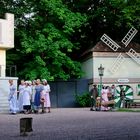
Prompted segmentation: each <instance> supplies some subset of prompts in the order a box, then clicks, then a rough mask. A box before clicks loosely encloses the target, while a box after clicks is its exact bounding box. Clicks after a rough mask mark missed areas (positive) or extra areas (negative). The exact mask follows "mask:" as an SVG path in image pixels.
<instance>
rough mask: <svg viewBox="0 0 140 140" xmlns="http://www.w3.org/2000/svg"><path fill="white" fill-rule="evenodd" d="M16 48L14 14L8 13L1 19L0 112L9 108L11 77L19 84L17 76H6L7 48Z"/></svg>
mask: <svg viewBox="0 0 140 140" xmlns="http://www.w3.org/2000/svg"><path fill="white" fill-rule="evenodd" d="M12 48H14V15H13V14H9V13H6V14H5V19H0V112H3V111H5V110H7V109H8V100H7V98H8V93H9V83H8V80H9V79H13V80H14V83H15V84H17V79H18V78H17V77H6V73H5V71H6V50H8V49H12Z"/></svg>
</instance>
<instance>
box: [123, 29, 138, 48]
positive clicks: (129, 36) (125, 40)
mask: <svg viewBox="0 0 140 140" xmlns="http://www.w3.org/2000/svg"><path fill="white" fill-rule="evenodd" d="M137 32H138V31H137V30H136V29H135V28H134V27H132V28H131V29H130V30H129V31H128V33H127V34H126V36H125V37H124V38H123V39H122V41H121V42H122V43H123V44H124V45H125V47H127V45H128V44H129V43H130V41H131V40H132V39H133V37H134V36H135V34H136V33H137Z"/></svg>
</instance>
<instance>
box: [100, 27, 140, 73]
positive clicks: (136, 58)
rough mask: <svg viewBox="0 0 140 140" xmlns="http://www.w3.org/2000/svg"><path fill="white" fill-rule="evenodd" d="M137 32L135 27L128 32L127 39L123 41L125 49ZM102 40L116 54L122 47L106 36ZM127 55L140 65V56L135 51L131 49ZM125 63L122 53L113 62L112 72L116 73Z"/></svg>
mask: <svg viewBox="0 0 140 140" xmlns="http://www.w3.org/2000/svg"><path fill="white" fill-rule="evenodd" d="M137 32H138V31H137V30H136V29H135V28H134V27H132V28H131V29H130V30H129V31H128V33H127V34H126V35H125V37H124V38H123V39H122V41H121V42H122V43H123V44H124V45H125V47H127V46H128V44H129V43H130V42H131V40H132V39H133V37H134V36H135V35H136V33H137ZM100 39H101V41H102V42H103V43H105V44H106V45H107V46H108V47H109V48H111V49H112V50H113V51H114V52H116V51H117V50H118V49H119V48H121V46H119V45H118V44H117V43H116V42H115V41H113V40H112V39H111V38H110V37H109V36H107V35H106V34H103V36H102V37H101V38H100ZM126 54H127V55H128V56H130V57H131V58H132V59H133V60H134V61H135V62H136V63H138V64H140V55H139V54H138V53H137V52H136V51H135V50H134V49H132V48H130V50H129V51H128V52H126ZM124 61H125V58H124V56H123V55H122V53H120V54H119V55H118V57H117V58H116V60H115V61H114V62H113V64H112V66H111V68H110V72H111V73H115V72H116V71H117V70H118V69H119V68H120V66H121V65H122V64H123V62H124Z"/></svg>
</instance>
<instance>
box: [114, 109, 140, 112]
mask: <svg viewBox="0 0 140 140" xmlns="http://www.w3.org/2000/svg"><path fill="white" fill-rule="evenodd" d="M116 111H117V112H140V109H139V108H138V109H133V108H118V109H117V110H116Z"/></svg>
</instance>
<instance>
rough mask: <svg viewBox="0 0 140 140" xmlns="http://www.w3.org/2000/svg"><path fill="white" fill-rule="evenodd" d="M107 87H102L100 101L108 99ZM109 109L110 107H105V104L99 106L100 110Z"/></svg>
mask: <svg viewBox="0 0 140 140" xmlns="http://www.w3.org/2000/svg"><path fill="white" fill-rule="evenodd" d="M108 92H109V91H108V89H102V103H104V102H108V101H109V100H108V95H107V94H108ZM109 109H110V107H107V106H101V110H104V111H107V110H109Z"/></svg>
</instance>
